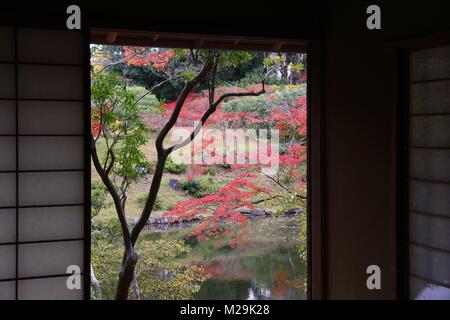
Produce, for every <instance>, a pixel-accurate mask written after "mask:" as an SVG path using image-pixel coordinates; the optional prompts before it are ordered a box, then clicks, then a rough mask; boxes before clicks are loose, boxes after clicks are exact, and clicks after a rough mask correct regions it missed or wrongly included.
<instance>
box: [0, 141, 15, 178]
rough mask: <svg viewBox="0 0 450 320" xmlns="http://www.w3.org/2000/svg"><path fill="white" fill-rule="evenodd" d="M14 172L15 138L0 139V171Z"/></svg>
mask: <svg viewBox="0 0 450 320" xmlns="http://www.w3.org/2000/svg"><path fill="white" fill-rule="evenodd" d="M11 170H16V138H15V137H0V171H11Z"/></svg>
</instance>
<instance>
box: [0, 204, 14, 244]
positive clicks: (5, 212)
mask: <svg viewBox="0 0 450 320" xmlns="http://www.w3.org/2000/svg"><path fill="white" fill-rule="evenodd" d="M11 242H16V209H1V210H0V243H11Z"/></svg>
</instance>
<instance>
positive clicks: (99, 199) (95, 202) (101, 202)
mask: <svg viewBox="0 0 450 320" xmlns="http://www.w3.org/2000/svg"><path fill="white" fill-rule="evenodd" d="M110 206H111V203H110V202H109V201H108V197H107V191H106V187H105V186H104V184H103V182H102V181H101V180H93V181H92V182H91V216H92V217H95V216H97V215H98V214H99V213H100V211H101V210H103V209H107V208H109V207H110Z"/></svg>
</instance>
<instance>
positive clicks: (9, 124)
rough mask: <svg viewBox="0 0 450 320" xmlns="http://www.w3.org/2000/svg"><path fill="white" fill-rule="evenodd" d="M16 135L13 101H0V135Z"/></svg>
mask: <svg viewBox="0 0 450 320" xmlns="http://www.w3.org/2000/svg"><path fill="white" fill-rule="evenodd" d="M15 133H16V109H15V101H0V134H15Z"/></svg>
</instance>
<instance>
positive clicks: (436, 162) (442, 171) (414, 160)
mask: <svg viewBox="0 0 450 320" xmlns="http://www.w3.org/2000/svg"><path fill="white" fill-rule="evenodd" d="M409 164H410V173H409V174H410V176H411V177H414V178H420V179H429V180H438V181H450V150H439V149H413V150H411V151H410V155H409Z"/></svg>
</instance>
